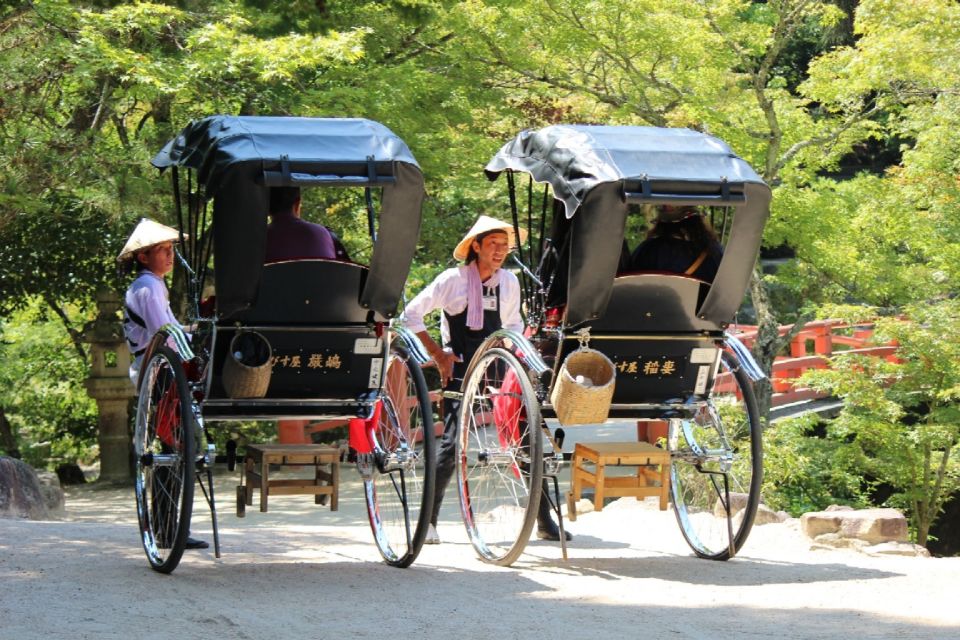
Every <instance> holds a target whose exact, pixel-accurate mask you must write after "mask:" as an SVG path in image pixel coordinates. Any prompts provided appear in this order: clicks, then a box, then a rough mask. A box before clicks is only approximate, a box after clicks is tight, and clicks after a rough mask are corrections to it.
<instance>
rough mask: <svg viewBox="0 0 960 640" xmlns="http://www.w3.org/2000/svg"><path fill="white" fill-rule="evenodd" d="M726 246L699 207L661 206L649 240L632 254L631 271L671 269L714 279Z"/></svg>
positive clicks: (673, 271)
mask: <svg viewBox="0 0 960 640" xmlns="http://www.w3.org/2000/svg"><path fill="white" fill-rule="evenodd" d="M722 257H723V247H722V246H721V245H720V242H719V241H718V240H717V235H716V233H714V231H713V228H712V227H711V226H710V223H709V222H707V220H706V218H704V217H703V214H701V213H700V212H698V211H697V210H696V208H695V207H690V206H669V205H665V206H662V207H660V210H659V212H658V213H657V219H656V221H655V223H654V225H653V228H651V229H650V231H649V232H648V233H647V239H646V240H644V241H643V242H641V243H640V245H639V246H638V247H637V248H636V249H634V251H633V255H632V256H631V257H630V270H631V271H670V272H672V273H682V274H684V275H688V276H693V277H694V278H699V279H700V280H704V281H706V282H713V278H714V276H716V275H717V268H718V267H719V266H720V259H721V258H722Z"/></svg>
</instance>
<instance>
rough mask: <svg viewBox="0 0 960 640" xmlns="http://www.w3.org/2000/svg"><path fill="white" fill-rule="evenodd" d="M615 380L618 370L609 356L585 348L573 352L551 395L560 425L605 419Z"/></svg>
mask: <svg viewBox="0 0 960 640" xmlns="http://www.w3.org/2000/svg"><path fill="white" fill-rule="evenodd" d="M578 378H579V381H578ZM616 382H617V370H616V368H614V366H613V362H611V361H610V358H608V357H607V356H605V355H603V354H602V353H600V352H599V351H597V350H595V349H589V348H586V347H583V348H580V349H577V350H576V351H574V352H572V353H571V354H570V355H568V356H567V359H566V360H564V361H563V366H561V367H560V375H559V377H558V378H557V381H556V384H554V385H553V391H552V392H551V394H550V403H551V404H552V405H553V410H554V411H555V412H556V414H557V418H558V419H559V420H560V424H562V425H564V426H567V425H577V424H599V423H602V422H605V421H606V419H607V415H608V414H609V413H610V401H611V400H613V389H614V386H615V385H616Z"/></svg>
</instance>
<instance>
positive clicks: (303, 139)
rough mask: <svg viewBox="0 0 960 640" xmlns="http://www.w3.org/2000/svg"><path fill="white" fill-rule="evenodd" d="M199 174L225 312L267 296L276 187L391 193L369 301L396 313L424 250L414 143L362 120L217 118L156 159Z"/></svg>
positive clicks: (198, 124) (385, 200)
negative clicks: (264, 275) (264, 273)
mask: <svg viewBox="0 0 960 640" xmlns="http://www.w3.org/2000/svg"><path fill="white" fill-rule="evenodd" d="M152 164H153V165H154V166H155V167H157V168H159V169H164V168H167V167H171V166H177V167H186V168H188V169H191V170H193V171H195V172H196V176H197V182H198V184H199V185H200V187H201V193H202V194H203V196H204V197H206V198H212V199H213V201H214V206H213V239H214V256H215V258H214V260H215V278H216V291H217V311H218V313H219V314H220V315H221V316H222V317H229V316H230V315H232V314H234V313H236V312H237V311H239V310H242V309H245V308H247V307H248V306H250V305H251V304H252V303H253V302H254V301H255V300H256V297H257V292H258V288H259V282H260V271H261V268H262V265H263V259H264V255H265V251H266V228H267V213H268V212H267V208H268V202H269V198H268V194H269V191H268V189H269V187H272V186H301V187H309V186H337V187H344V186H346V187H349V186H356V187H373V188H381V189H382V190H383V191H382V198H381V208H380V216H379V230H378V238H377V242H376V243H375V245H374V250H373V255H372V256H371V260H370V274H369V277H368V278H367V280H366V283H365V285H364V290H363V292H362V293H361V296H360V302H361V304H362V305H364V306H365V307H367V308H369V309H371V310H372V311H375V312H377V313H378V314H380V315H381V316H382V317H386V318H390V317H393V316H394V315H395V314H396V309H397V304H398V302H399V299H400V295H401V293H402V291H403V287H404V284H405V283H406V278H407V274H408V273H409V270H410V264H411V262H412V260H413V255H414V252H415V251H416V243H417V240H418V237H419V231H420V207H421V204H422V202H423V198H424V190H423V175H422V173H421V171H420V167H419V165H418V164H417V161H416V159H415V158H414V157H413V154H412V153H411V152H410V149H409V148H408V147H407V145H406V144H405V143H404V142H403V140H401V139H400V138H399V137H398V136H397V135H395V134H394V133H393V132H392V131H390V129H388V128H387V127H385V126H384V125H382V124H380V123H378V122H374V121H372V120H366V119H362V118H304V117H279V116H276V117H275V116H225V115H217V116H210V117H207V118H203V119H202V120H197V121H194V122H191V123H190V124H189V125H187V126H186V127H185V128H184V129H183V130H182V131H181V132H180V134H179V135H178V136H177V137H176V138H174V139H173V140H171V141H170V142H168V143H167V144H166V145H165V146H164V148H163V149H162V150H161V151H160V152H159V153H158V154H157V155H156V156H155V157H154V158H153V160H152Z"/></svg>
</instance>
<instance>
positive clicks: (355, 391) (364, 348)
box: [205, 259, 386, 417]
mask: <svg viewBox="0 0 960 640" xmlns="http://www.w3.org/2000/svg"><path fill="white" fill-rule="evenodd" d="M367 274H368V269H367V267H365V266H363V265H359V264H356V263H353V262H346V261H341V260H328V259H309V260H290V261H283V262H274V263H271V264H267V265H264V267H263V271H262V274H261V278H260V290H259V294H258V296H257V300H256V302H255V304H254V305H253V306H252V307H250V308H248V309H245V310H243V311H241V312H239V313H236V314H234V315H233V316H230V317H229V318H225V319H222V320H221V321H220V322H219V323H218V325H217V331H216V334H215V339H214V345H213V348H212V361H213V367H212V372H213V375H212V378H211V381H210V385H209V390H208V398H207V402H206V405H205V411H207V412H210V411H214V410H216V409H215V407H214V402H212V401H224V400H227V399H229V396H228V394H227V392H226V389H225V387H224V386H223V379H222V372H223V367H224V363H225V361H226V359H227V358H228V351H229V346H230V342H231V339H232V338H233V336H235V335H236V334H237V333H238V332H242V331H244V330H247V329H250V330H255V331H257V332H258V333H260V334H261V335H262V336H263V337H264V338H265V339H266V340H267V342H268V343H269V344H270V347H271V351H272V362H273V364H272V368H271V376H270V382H269V387H268V389H267V392H266V396H265V397H264V398H263V399H261V401H260V404H261V405H262V404H263V402H269V401H271V400H278V401H292V400H310V399H317V398H322V399H329V400H333V399H342V400H344V406H345V407H347V408H346V409H343V410H342V411H339V410H336V409H331V410H330V411H328V412H327V411H323V412H313V413H311V412H310V411H309V410H307V409H297V408H295V407H294V408H291V407H290V406H287V405H284V404H278V405H277V406H276V407H273V408H271V407H263V406H258V407H254V408H252V409H250V411H256V412H257V413H256V415H259V416H265V415H271V416H272V415H276V416H277V417H298V416H301V415H302V416H305V417H319V416H321V415H323V416H336V415H350V414H351V412H355V409H350V408H349V406H348V405H349V403H350V402H352V401H354V400H356V399H357V398H359V397H360V396H361V395H363V394H366V393H369V392H370V391H371V390H376V389H378V388H379V386H380V377H381V370H382V363H383V361H384V358H385V357H386V352H385V350H386V342H385V341H384V340H382V339H381V336H380V335H378V329H377V327H376V326H375V325H374V324H373V322H371V321H372V320H373V321H382V320H383V318H381V317H380V316H378V315H376V314H374V312H372V311H370V310H368V309H365V308H364V307H363V306H362V305H361V304H360V302H359V300H360V294H361V292H362V291H363V286H364V283H365V282H366V278H367ZM288 404H289V403H288ZM242 405H243V402H236V403H234V406H233V408H230V409H224V411H230V412H232V413H231V415H238V414H239V412H240V411H241V410H242ZM210 415H212V413H211V414H210Z"/></svg>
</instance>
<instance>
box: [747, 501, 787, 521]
mask: <svg viewBox="0 0 960 640" xmlns="http://www.w3.org/2000/svg"><path fill="white" fill-rule="evenodd" d="M785 519H786V518H782V517H781V516H780V514H779V513H777V512H776V511H774V510H773V509H771V508H770V507H768V506H767V505H765V504H760V505H758V506H757V516H756V517H755V518H754V520H753V524H779V523H781V522H783V521H784V520H785Z"/></svg>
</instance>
